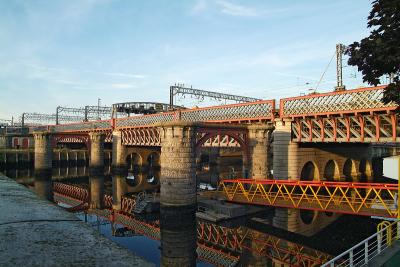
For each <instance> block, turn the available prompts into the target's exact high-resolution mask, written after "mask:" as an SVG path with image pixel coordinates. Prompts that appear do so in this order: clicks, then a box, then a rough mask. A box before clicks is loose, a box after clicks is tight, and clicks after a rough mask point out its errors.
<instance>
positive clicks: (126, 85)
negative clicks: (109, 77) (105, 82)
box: [111, 83, 136, 89]
mask: <svg viewBox="0 0 400 267" xmlns="http://www.w3.org/2000/svg"><path fill="white" fill-rule="evenodd" d="M111 87H112V88H115V89H129V88H135V87H136V86H134V85H133V84H129V83H113V84H111Z"/></svg>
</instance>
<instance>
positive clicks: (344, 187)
mask: <svg viewBox="0 0 400 267" xmlns="http://www.w3.org/2000/svg"><path fill="white" fill-rule="evenodd" d="M397 190H398V188H397V184H378V183H349V182H320V181H315V182H313V181H312V182H308V181H289V180H251V179H236V180H223V181H221V182H220V185H219V188H218V192H219V193H220V194H221V195H223V196H225V197H226V198H227V200H229V201H233V202H240V203H252V204H258V205H267V206H275V207H285V208H295V209H307V210H317V211H326V212H337V213H346V214H357V215H364V216H381V217H386V218H396V217H397V208H396V207H395V195H396V194H397Z"/></svg>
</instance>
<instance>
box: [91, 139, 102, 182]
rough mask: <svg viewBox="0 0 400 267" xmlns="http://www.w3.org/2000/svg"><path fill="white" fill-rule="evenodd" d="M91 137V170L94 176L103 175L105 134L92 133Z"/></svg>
mask: <svg viewBox="0 0 400 267" xmlns="http://www.w3.org/2000/svg"><path fill="white" fill-rule="evenodd" d="M89 137H90V143H91V145H90V162H89V168H90V169H91V174H93V175H95V176H96V175H99V174H101V175H103V170H104V137H105V136H104V134H103V133H101V132H91V133H89Z"/></svg>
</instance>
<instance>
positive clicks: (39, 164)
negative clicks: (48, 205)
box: [34, 132, 53, 201]
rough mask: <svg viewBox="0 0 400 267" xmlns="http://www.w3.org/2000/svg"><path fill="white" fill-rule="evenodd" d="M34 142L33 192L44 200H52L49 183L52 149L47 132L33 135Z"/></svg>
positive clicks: (50, 184) (51, 190)
mask: <svg viewBox="0 0 400 267" xmlns="http://www.w3.org/2000/svg"><path fill="white" fill-rule="evenodd" d="M34 140H35V191H36V193H37V194H38V195H39V196H40V197H42V198H45V199H48V200H50V201H52V200H53V188H52V183H51V172H52V158H53V148H52V143H51V135H50V133H49V132H36V133H34Z"/></svg>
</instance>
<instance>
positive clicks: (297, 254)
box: [197, 222, 332, 266]
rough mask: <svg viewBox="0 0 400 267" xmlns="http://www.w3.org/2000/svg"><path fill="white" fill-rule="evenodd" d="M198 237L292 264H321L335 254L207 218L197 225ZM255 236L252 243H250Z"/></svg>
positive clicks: (203, 241)
mask: <svg viewBox="0 0 400 267" xmlns="http://www.w3.org/2000/svg"><path fill="white" fill-rule="evenodd" d="M197 236H198V240H199V241H201V242H202V243H205V244H207V243H211V244H213V245H215V246H218V247H219V248H220V249H225V250H226V249H228V250H231V251H232V252H235V253H238V254H239V255H240V254H242V253H243V252H244V250H247V251H251V252H253V253H255V254H257V255H260V256H264V257H268V258H270V259H273V260H277V261H279V262H281V263H283V264H285V265H290V266H319V265H321V264H322V263H323V262H326V261H327V260H328V259H330V258H332V256H331V255H328V254H326V253H323V252H321V251H318V250H315V249H311V248H308V247H305V246H302V245H299V244H296V243H293V242H290V241H287V240H283V239H280V238H277V237H275V236H272V235H266V234H264V233H260V232H257V231H254V230H251V229H248V228H245V227H239V228H233V229H232V228H227V227H224V226H220V225H215V224H212V223H207V222H199V223H198V225H197ZM246 240H251V243H252V246H249V244H247V243H246Z"/></svg>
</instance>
